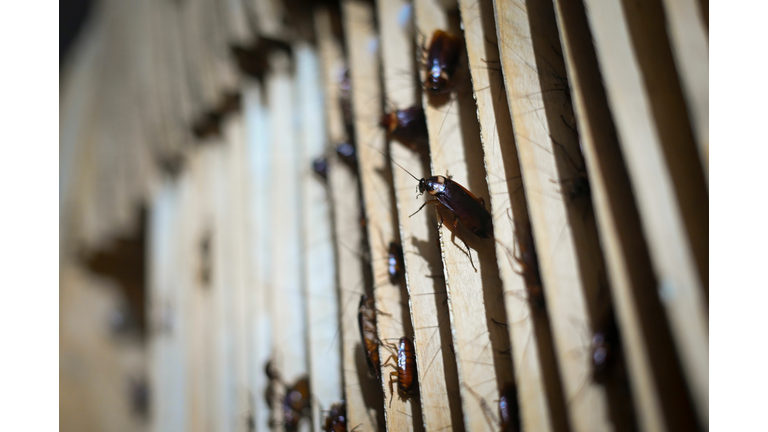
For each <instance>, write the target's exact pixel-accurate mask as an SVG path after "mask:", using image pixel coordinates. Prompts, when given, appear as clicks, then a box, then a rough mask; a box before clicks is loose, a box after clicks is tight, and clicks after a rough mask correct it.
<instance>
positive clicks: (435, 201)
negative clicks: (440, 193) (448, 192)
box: [408, 199, 442, 217]
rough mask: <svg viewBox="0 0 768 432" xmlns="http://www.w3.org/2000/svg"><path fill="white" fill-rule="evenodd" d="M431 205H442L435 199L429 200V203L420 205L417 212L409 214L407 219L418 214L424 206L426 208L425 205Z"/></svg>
mask: <svg viewBox="0 0 768 432" xmlns="http://www.w3.org/2000/svg"><path fill="white" fill-rule="evenodd" d="M431 203H435V204H437V205H438V206H441V205H442V203H440V201H439V200H437V199H433V200H429V201H427V202H425V203H424V204H422V205H421V207H419V209H418V210H416V211H415V212H413V213H411V215H410V216H408V217H413V215H415V214H416V213H418V212H420V211H421V209H423V208H424V206H426V205H427V204H431Z"/></svg>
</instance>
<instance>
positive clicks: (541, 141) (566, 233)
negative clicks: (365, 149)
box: [494, 0, 613, 431]
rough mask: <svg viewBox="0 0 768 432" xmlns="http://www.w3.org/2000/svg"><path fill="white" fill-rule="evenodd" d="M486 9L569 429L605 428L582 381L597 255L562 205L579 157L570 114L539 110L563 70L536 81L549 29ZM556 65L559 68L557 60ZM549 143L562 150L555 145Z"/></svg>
mask: <svg viewBox="0 0 768 432" xmlns="http://www.w3.org/2000/svg"><path fill="white" fill-rule="evenodd" d="M545 6H546V5H544V4H539V5H537V7H538V9H537V10H536V11H534V12H536V17H537V21H538V20H541V19H542V17H543V16H544V15H546V10H545V9H546V8H545ZM494 7H495V11H496V24H497V32H498V38H499V50H500V53H501V61H502V62H501V64H502V69H503V71H504V79H505V85H506V89H507V96H508V102H509V109H510V112H511V113H512V122H513V124H514V131H515V142H516V144H517V149H518V154H519V157H520V167H521V170H522V175H523V184H524V187H525V191H526V196H527V198H528V205H529V210H530V216H531V226H532V228H533V235H534V241H535V245H536V249H537V252H538V258H539V265H540V270H541V276H542V281H543V283H544V287H545V290H544V294H545V298H546V303H547V310H548V312H549V317H550V320H551V324H552V331H553V340H554V345H555V351H556V356H557V359H558V365H559V368H560V373H561V378H562V384H563V389H564V395H565V401H566V404H567V407H568V411H569V419H570V423H571V427H572V428H573V429H574V430H577V431H598V430H613V425H612V424H611V423H610V420H609V407H608V400H607V398H606V393H605V389H604V388H603V387H602V386H599V385H597V384H595V383H594V382H593V381H592V380H591V379H590V377H591V373H592V368H591V362H590V350H589V342H588V341H589V340H591V334H590V330H589V329H590V328H593V327H592V326H593V325H594V323H593V322H592V320H593V319H597V320H599V319H600V318H601V317H600V316H595V315H603V314H605V313H606V312H605V311H604V310H603V309H604V308H606V307H609V306H610V305H609V304H605V303H603V304H599V303H598V302H597V301H596V299H599V298H601V297H602V298H606V293H605V292H604V289H601V283H600V282H599V277H600V274H599V273H600V272H601V260H602V258H601V253H600V250H599V245H597V244H596V241H597V240H596V233H595V232H594V225H592V226H591V227H590V226H589V225H588V224H587V219H586V218H585V217H584V211H585V210H584V209H583V208H579V209H576V208H575V207H576V206H575V205H568V203H567V202H566V200H565V198H564V195H566V193H567V192H564V190H567V189H566V188H567V179H568V178H569V177H570V176H574V175H577V174H576V173H575V172H574V168H573V167H570V172H568V169H567V168H564V167H563V164H567V163H568V162H567V160H568V159H573V158H575V155H577V154H578V152H579V150H578V149H579V145H578V141H577V138H576V136H575V135H574V134H573V132H572V131H571V130H569V129H568V127H567V125H566V121H569V120H570V121H571V122H572V121H573V114H572V112H568V111H564V112H563V114H562V115H563V117H562V119H564V120H563V121H561V119H560V118H558V119H557V120H554V121H553V120H550V119H551V118H552V117H550V116H551V114H552V113H548V112H547V111H546V109H547V106H550V107H552V106H553V107H555V109H557V108H559V107H566V106H567V97H566V95H565V92H559V91H555V88H556V86H555V85H556V84H555V83H554V82H553V78H552V77H551V76H552V75H554V73H559V74H560V76H563V75H564V73H565V72H564V70H562V71H560V72H556V71H555V70H554V69H553V70H552V71H548V73H547V75H546V76H547V80H546V81H542V80H541V79H540V73H539V70H538V68H537V64H538V63H539V61H543V62H545V63H546V64H547V66H548V67H549V68H554V67H555V66H556V64H555V63H556V62H557V60H558V59H557V58H556V55H557V53H556V52H555V50H552V49H551V48H550V49H548V50H546V51H547V52H546V53H542V55H543V56H545V57H542V58H541V59H537V58H536V55H535V54H534V43H536V42H535V41H534V37H536V38H537V40H538V41H539V43H542V42H544V41H546V42H547V43H548V44H551V45H552V46H556V45H559V41H558V40H557V37H558V36H557V30H556V27H555V28H552V27H551V24H548V23H541V22H539V23H538V25H539V31H540V32H541V33H538V34H535V35H533V34H532V32H531V29H532V28H531V24H530V23H529V16H532V15H530V14H529V12H531V11H529V10H528V9H527V6H526V4H524V3H521V2H519V1H514V0H509V1H495V2H494ZM549 7H551V5H549ZM542 24H543V25H542ZM547 54H549V55H547ZM559 62H560V65H561V64H562V59H559ZM563 69H564V68H563ZM566 89H567V87H566ZM554 139H556V140H557V142H558V143H560V144H561V146H562V147H561V146H556V145H555V144H554V143H553V140H554ZM563 152H567V155H560V156H559V158H558V159H560V160H561V163H560V164H559V165H560V166H559V167H558V163H557V161H556V156H555V155H556V153H563ZM563 160H566V162H563ZM574 211H575V213H576V214H577V215H576V216H575V217H574ZM572 224H574V225H572ZM590 241H591V243H590ZM580 245H584V246H583V247H584V249H583V250H579V249H580ZM601 291H602V292H601ZM590 314H592V315H593V317H592V319H590Z"/></svg>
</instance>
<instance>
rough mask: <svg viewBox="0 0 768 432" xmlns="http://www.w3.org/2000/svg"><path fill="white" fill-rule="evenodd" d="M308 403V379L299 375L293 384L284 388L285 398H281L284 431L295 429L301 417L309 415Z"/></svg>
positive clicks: (309, 401)
mask: <svg viewBox="0 0 768 432" xmlns="http://www.w3.org/2000/svg"><path fill="white" fill-rule="evenodd" d="M310 403H311V400H310V393H309V379H308V378H307V377H301V378H299V380H298V381H296V383H295V384H294V385H293V386H291V387H289V388H287V389H286V392H285V398H283V418H284V420H285V430H286V431H294V430H297V428H298V426H299V421H300V420H301V418H302V417H307V416H308V415H309V409H310Z"/></svg>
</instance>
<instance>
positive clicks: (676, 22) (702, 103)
mask: <svg viewBox="0 0 768 432" xmlns="http://www.w3.org/2000/svg"><path fill="white" fill-rule="evenodd" d="M663 4H664V10H665V12H666V14H667V29H668V30H667V31H668V32H669V36H670V42H671V45H672V53H673V54H674V55H675V64H676V65H677V70H678V73H679V75H680V84H681V85H682V88H683V92H684V95H685V98H686V103H687V105H688V115H689V117H690V119H691V126H692V128H693V133H694V135H695V137H696V144H697V145H698V148H699V156H700V157H701V164H702V166H703V168H704V176H705V177H706V179H707V182H709V30H708V28H707V27H706V23H705V22H704V20H703V18H702V16H701V14H700V13H699V7H700V5H699V4H698V2H696V1H695V0H664V1H663ZM707 185H709V183H707Z"/></svg>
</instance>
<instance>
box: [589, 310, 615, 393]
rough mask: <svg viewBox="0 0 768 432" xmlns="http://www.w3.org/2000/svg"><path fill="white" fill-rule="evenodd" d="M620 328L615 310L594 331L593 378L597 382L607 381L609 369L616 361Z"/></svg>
mask: <svg viewBox="0 0 768 432" xmlns="http://www.w3.org/2000/svg"><path fill="white" fill-rule="evenodd" d="M619 343H620V338H619V329H618V327H616V319H615V318H614V315H613V312H609V313H608V315H607V318H605V319H604V320H603V322H602V323H600V325H599V326H598V328H597V330H596V331H594V332H593V333H592V341H591V344H590V354H591V356H590V359H591V363H592V379H593V381H595V382H597V383H602V382H605V380H606V374H607V372H608V370H609V369H610V368H611V367H612V366H613V364H614V363H615V361H616V356H617V351H618V350H619Z"/></svg>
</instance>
